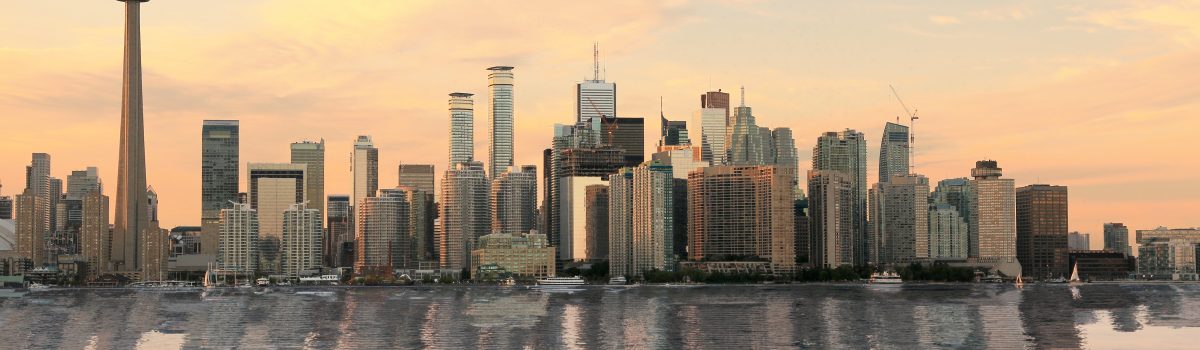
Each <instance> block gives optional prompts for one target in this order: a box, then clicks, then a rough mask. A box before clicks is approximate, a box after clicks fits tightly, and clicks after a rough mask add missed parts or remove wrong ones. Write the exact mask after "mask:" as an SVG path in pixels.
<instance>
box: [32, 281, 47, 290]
mask: <svg viewBox="0 0 1200 350" xmlns="http://www.w3.org/2000/svg"><path fill="white" fill-rule="evenodd" d="M50 287H51V286H49V285H45V284H41V283H37V282H34V283H31V284H29V291H30V292H36V291H43V290H48V289H50Z"/></svg>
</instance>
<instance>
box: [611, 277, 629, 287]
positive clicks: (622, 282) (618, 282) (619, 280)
mask: <svg viewBox="0 0 1200 350" xmlns="http://www.w3.org/2000/svg"><path fill="white" fill-rule="evenodd" d="M628 282H629V281H627V280H625V276H617V277H613V278H609V279H608V284H611V285H625V284H626V283H628Z"/></svg>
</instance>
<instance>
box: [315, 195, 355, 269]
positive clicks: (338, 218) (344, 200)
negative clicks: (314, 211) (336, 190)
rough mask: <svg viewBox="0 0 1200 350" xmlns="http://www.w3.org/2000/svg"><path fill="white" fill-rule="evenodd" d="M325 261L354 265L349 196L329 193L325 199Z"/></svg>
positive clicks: (331, 263)
mask: <svg viewBox="0 0 1200 350" xmlns="http://www.w3.org/2000/svg"><path fill="white" fill-rule="evenodd" d="M326 202H327V203H329V204H328V210H327V211H326V215H325V238H324V239H322V240H321V241H322V242H324V243H325V261H326V262H325V263H326V264H328V266H332V267H354V248H355V247H354V245H355V244H354V219H353V218H351V214H352V211H351V210H350V208H351V206H350V196H347V195H330V196H329V198H328V200H327V201H326Z"/></svg>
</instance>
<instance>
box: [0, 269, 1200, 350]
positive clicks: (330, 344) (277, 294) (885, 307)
mask: <svg viewBox="0 0 1200 350" xmlns="http://www.w3.org/2000/svg"><path fill="white" fill-rule="evenodd" d="M0 303H2V304H0V334H3V335H4V336H3V339H4V340H5V341H4V342H3V343H0V348H13V349H55V348H66V349H80V348H96V349H110V348H137V347H141V348H153V349H161V348H232V347H240V348H318V349H320V348H363V349H370V348H505V349H511V348H535V349H552V348H553V349H557V348H563V349H591V348H601V349H611V348H856V349H863V348H901V349H913V348H984V347H991V348H1005V349H1007V348H1022V347H1036V348H1094V349H1127V348H1131V347H1138V348H1149V347H1153V348H1156V349H1176V348H1178V349H1183V348H1192V346H1190V345H1193V344H1190V343H1189V342H1190V341H1191V340H1192V339H1196V338H1197V336H1200V285H1196V284H1085V285H1079V286H1068V285H1029V286H1026V287H1024V288H1023V289H1017V288H1015V287H1013V286H1011V285H978V284H944V285H939V284H906V285H903V286H871V285H861V284H799V285H768V286H715V285H707V286H644V287H636V288H609V287H601V286H594V287H585V288H581V289H580V290H578V291H574V292H548V291H540V290H536V289H528V288H523V287H517V288H506V287H482V286H475V287H458V286H416V287H399V288H323V289H292V290H282V289H280V290H271V291H264V290H256V289H232V288H231V289H220V290H215V291H206V292H202V291H186V292H168V291H153V290H140V291H139V290H131V289H62V290H50V291H44V292H34V293H30V294H27V295H25V296H23V297H20V298H11V299H4V300H3V301H0Z"/></svg>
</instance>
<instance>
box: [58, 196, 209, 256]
mask: <svg viewBox="0 0 1200 350" xmlns="http://www.w3.org/2000/svg"><path fill="white" fill-rule="evenodd" d="M108 223H109V220H108V196H105V195H104V194H102V193H100V191H93V192H89V193H88V194H86V195H84V196H83V229H82V230H81V232H80V244H79V246H80V255H82V256H83V259H84V261H87V263H88V274H89V275H90V277H96V276H99V275H100V273H103V272H107V271H108V269H109V260H110V259H111V256H110V255H111V254H112V252H111V251H110V249H111V246H110V245H109V242H110V240H111V239H112V237H111V233H112V232H111V231H110V229H109V227H108ZM215 250H216V249H215V248H214V251H215Z"/></svg>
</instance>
